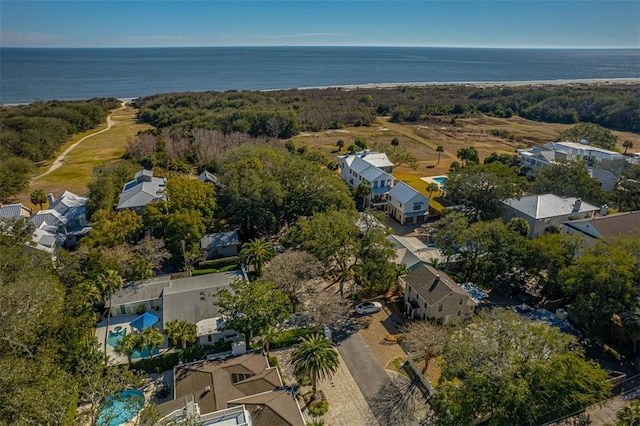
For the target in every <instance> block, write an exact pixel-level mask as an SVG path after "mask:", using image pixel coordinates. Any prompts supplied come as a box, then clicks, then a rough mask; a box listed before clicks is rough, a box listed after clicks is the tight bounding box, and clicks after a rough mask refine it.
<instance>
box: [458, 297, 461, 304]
mask: <svg viewBox="0 0 640 426" xmlns="http://www.w3.org/2000/svg"><path fill="white" fill-rule="evenodd" d="M458 305H462V297H461V298H460V303H458Z"/></svg>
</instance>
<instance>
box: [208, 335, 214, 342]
mask: <svg viewBox="0 0 640 426" xmlns="http://www.w3.org/2000/svg"><path fill="white" fill-rule="evenodd" d="M207 342H213V336H212V335H210V334H209V335H207Z"/></svg>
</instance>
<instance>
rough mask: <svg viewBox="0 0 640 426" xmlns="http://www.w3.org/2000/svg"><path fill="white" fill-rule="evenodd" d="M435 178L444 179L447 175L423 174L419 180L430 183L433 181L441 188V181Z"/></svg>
mask: <svg viewBox="0 0 640 426" xmlns="http://www.w3.org/2000/svg"><path fill="white" fill-rule="evenodd" d="M437 178H445V179H446V178H447V176H446V175H436V176H425V177H421V178H420V180H421V181H424V182H426V183H432V182H435V183H437V184H438V186H439V187H440V188H442V183H440V182H438V181H437V180H436V179H437Z"/></svg>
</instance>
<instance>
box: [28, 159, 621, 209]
mask: <svg viewBox="0 0 640 426" xmlns="http://www.w3.org/2000/svg"><path fill="white" fill-rule="evenodd" d="M625 154H626V151H625ZM46 202H47V195H46V194H45V193H44V190H42V189H36V190H35V191H33V192H32V193H31V204H38V205H39V206H40V210H42V206H43V205H44V203H46Z"/></svg>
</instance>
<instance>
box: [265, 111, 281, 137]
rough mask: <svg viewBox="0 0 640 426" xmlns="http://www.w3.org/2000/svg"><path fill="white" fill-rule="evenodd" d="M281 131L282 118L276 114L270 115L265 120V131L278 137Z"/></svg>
mask: <svg viewBox="0 0 640 426" xmlns="http://www.w3.org/2000/svg"><path fill="white" fill-rule="evenodd" d="M281 131H282V118H281V117H278V116H274V117H271V118H269V119H268V120H267V132H268V134H269V135H271V136H273V137H275V138H279V137H280V132H281Z"/></svg>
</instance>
